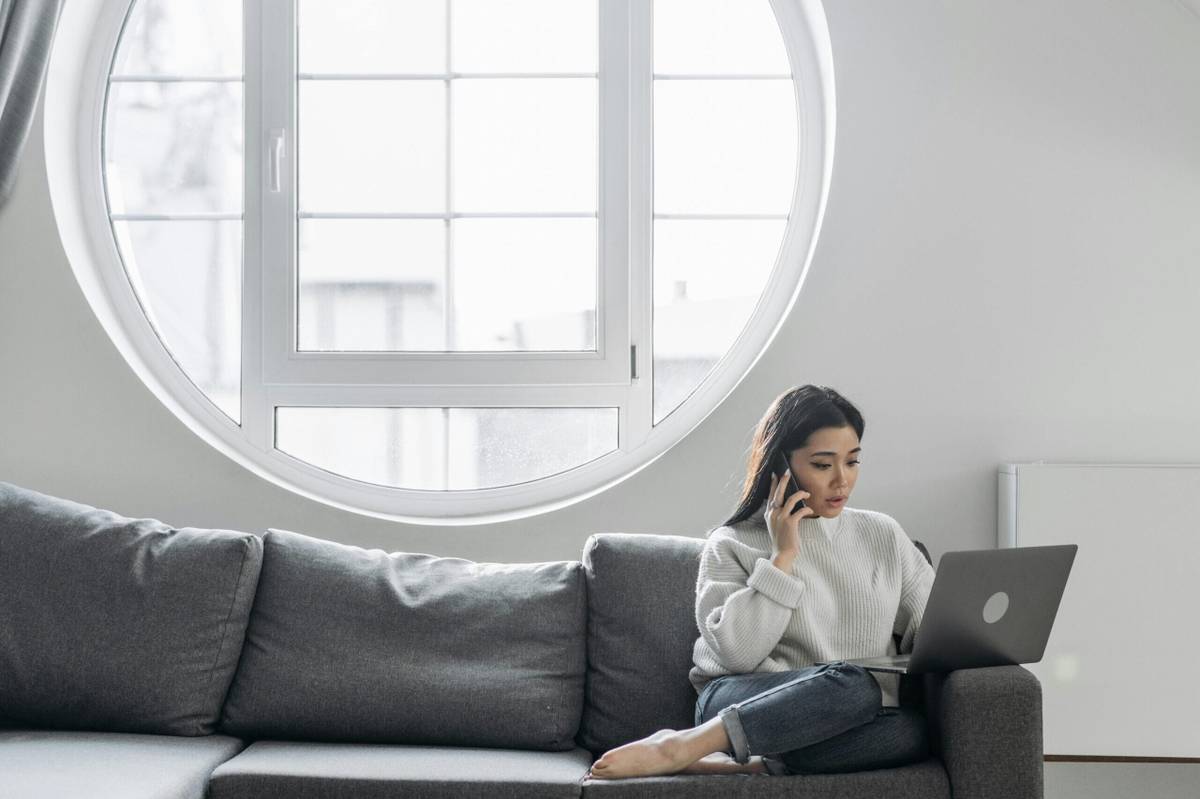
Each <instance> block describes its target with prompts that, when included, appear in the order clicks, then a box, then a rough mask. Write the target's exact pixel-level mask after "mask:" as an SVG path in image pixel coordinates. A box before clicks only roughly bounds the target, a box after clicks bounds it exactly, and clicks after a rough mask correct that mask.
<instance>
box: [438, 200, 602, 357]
mask: <svg viewBox="0 0 1200 799" xmlns="http://www.w3.org/2000/svg"><path fill="white" fill-rule="evenodd" d="M452 231H453V240H454V244H453V247H454V250H453V253H454V256H453V261H454V292H453V295H452V297H451V299H452V301H453V303H454V309H455V334H456V349H460V350H595V349H596V282H597V274H596V269H597V267H596V247H597V244H596V220H594V219H460V220H456V221H455V223H454V225H453V228H452Z"/></svg>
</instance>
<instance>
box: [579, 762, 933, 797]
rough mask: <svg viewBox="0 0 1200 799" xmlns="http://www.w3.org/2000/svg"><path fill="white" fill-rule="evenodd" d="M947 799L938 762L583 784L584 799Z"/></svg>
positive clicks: (686, 775) (681, 776)
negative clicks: (846, 770) (846, 771)
mask: <svg viewBox="0 0 1200 799" xmlns="http://www.w3.org/2000/svg"><path fill="white" fill-rule="evenodd" d="M643 797H646V799H650V798H651V797H652V798H653V799H705V797H711V799H733V798H734V797H744V799H939V797H945V799H950V782H949V780H948V779H947V777H946V769H945V767H944V766H943V765H942V761H940V760H938V759H937V758H929V759H928V760H924V761H922V762H920V763H914V764H912V765H909V766H902V767H900V768H884V769H877V770H875V771H856V772H851V773H849V774H806V775H803V776H794V777H776V776H770V775H765V774H755V775H747V774H719V775H718V774H705V775H688V774H682V775H678V776H672V777H645V778H641V779H631V780H595V779H589V780H587V781H585V782H584V783H583V799H642V798H643Z"/></svg>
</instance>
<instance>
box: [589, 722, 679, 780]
mask: <svg viewBox="0 0 1200 799" xmlns="http://www.w3.org/2000/svg"><path fill="white" fill-rule="evenodd" d="M684 749H685V747H683V746H681V745H680V742H679V740H678V736H677V733H676V732H675V730H659V731H658V732H656V733H653V734H652V735H647V736H646V737H645V738H642V739H641V740H640V741H634V742H633V743H627V744H625V745H624V746H618V747H617V748H616V749H610V750H609V751H607V752H605V753H604V754H603V755H601V756H600V759H599V760H597V761H596V762H595V763H593V764H592V770H591V772H590V774H591V776H592V777H594V778H596V779H599V780H613V779H620V778H622V777H653V776H657V775H659V774H677V773H678V772H679V771H681V770H682V769H683V768H685V767H687V766H688V765H690V764H691V763H692V762H693V759H692V758H691V757H690V756H689V755H688V754H687V752H686V751H684Z"/></svg>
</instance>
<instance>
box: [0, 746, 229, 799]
mask: <svg viewBox="0 0 1200 799" xmlns="http://www.w3.org/2000/svg"><path fill="white" fill-rule="evenodd" d="M241 748H242V742H241V741H239V740H237V739H236V738H229V737H227V736H224V735H208V736H203V737H183V736H177V735H141V734H134V733H123V732H69V731H65V730H31V729H24V730H4V731H2V732H0V796H6V797H7V796H12V797H17V796H19V797H21V799H43V797H44V798H45V799H61V798H62V797H65V796H86V797H88V799H204V791H205V787H206V786H207V784H208V777H209V775H210V774H212V770H213V769H214V768H216V767H217V765H218V764H220V763H223V762H225V761H226V760H228V759H229V758H231V757H233V756H234V755H235V754H237V753H238V751H240V750H241Z"/></svg>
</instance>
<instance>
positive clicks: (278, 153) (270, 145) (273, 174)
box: [267, 128, 286, 193]
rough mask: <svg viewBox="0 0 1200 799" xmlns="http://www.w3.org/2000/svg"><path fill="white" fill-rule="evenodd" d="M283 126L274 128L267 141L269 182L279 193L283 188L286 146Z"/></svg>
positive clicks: (271, 187) (274, 190) (273, 189)
mask: <svg viewBox="0 0 1200 799" xmlns="http://www.w3.org/2000/svg"><path fill="white" fill-rule="evenodd" d="M283 133H284V131H283V128H274V129H272V130H271V135H270V137H269V139H268V142H267V183H268V186H269V187H270V190H271V191H272V192H274V193H278V192H279V191H280V189H281V188H282V175H283V156H284V154H285V153H286V150H285V148H284V138H283Z"/></svg>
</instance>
